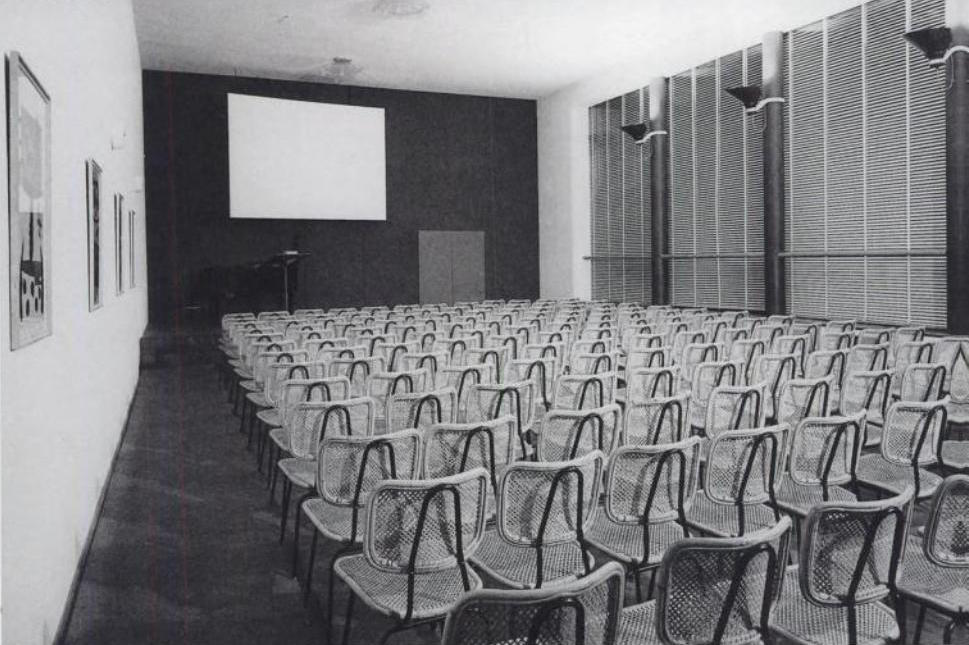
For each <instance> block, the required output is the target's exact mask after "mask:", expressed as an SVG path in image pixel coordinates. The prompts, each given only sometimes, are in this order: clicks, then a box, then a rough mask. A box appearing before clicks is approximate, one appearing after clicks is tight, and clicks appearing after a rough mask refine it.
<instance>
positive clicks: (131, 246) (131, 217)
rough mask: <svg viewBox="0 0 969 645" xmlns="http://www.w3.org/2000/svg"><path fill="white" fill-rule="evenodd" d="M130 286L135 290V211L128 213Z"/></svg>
mask: <svg viewBox="0 0 969 645" xmlns="http://www.w3.org/2000/svg"><path fill="white" fill-rule="evenodd" d="M128 286H129V287H130V288H132V289H134V288H135V211H134V210H130V211H128Z"/></svg>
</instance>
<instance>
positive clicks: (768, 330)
mask: <svg viewBox="0 0 969 645" xmlns="http://www.w3.org/2000/svg"><path fill="white" fill-rule="evenodd" d="M786 333H787V326H786V325H782V324H776V323H771V322H766V323H764V324H762V325H757V326H756V327H754V328H753V330H751V332H750V338H751V339H752V340H762V341H764V351H765V352H767V353H768V354H773V353H776V348H775V347H774V343H775V342H776V341H777V339H778V338H780V337H781V336H783V335H784V334H786Z"/></svg>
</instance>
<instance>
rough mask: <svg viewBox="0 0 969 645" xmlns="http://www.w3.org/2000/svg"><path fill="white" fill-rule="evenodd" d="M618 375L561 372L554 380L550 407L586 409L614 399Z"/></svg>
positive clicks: (614, 373)
mask: <svg viewBox="0 0 969 645" xmlns="http://www.w3.org/2000/svg"><path fill="white" fill-rule="evenodd" d="M618 378H619V377H618V375H617V374H616V372H607V373H603V374H563V375H561V376H559V377H558V378H557V379H556V380H555V391H554V395H553V397H552V407H553V408H555V409H560V410H562V409H564V410H588V409H591V408H599V407H602V406H604V405H609V404H610V403H615V401H616V389H617V381H618Z"/></svg>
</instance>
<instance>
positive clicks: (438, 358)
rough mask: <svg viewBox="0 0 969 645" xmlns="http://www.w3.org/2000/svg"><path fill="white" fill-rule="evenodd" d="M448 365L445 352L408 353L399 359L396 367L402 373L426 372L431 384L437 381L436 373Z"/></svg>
mask: <svg viewBox="0 0 969 645" xmlns="http://www.w3.org/2000/svg"><path fill="white" fill-rule="evenodd" d="M447 364H448V357H447V352H440V351H438V352H425V351H417V352H408V353H407V354H404V355H402V356H401V357H400V362H399V363H398V367H399V368H400V369H401V370H403V371H412V370H427V372H428V374H430V377H431V382H432V383H434V382H436V381H437V373H438V370H440V369H441V368H442V367H445V366H446V365H447Z"/></svg>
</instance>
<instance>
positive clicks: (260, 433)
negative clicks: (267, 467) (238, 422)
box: [256, 419, 266, 473]
mask: <svg viewBox="0 0 969 645" xmlns="http://www.w3.org/2000/svg"><path fill="white" fill-rule="evenodd" d="M256 425H257V427H258V430H257V432H256V471H257V472H260V473H261V472H262V457H263V454H265V452H266V442H265V432H266V430H265V427H264V426H265V425H266V424H265V423H263V421H262V419H257V420H256Z"/></svg>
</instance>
